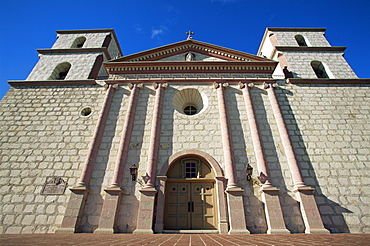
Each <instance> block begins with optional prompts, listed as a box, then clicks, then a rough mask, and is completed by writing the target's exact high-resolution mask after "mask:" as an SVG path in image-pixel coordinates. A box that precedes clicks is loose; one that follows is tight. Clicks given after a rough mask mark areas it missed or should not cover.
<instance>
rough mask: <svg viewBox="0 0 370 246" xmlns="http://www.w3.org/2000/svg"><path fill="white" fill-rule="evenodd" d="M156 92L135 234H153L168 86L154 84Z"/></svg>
mask: <svg viewBox="0 0 370 246" xmlns="http://www.w3.org/2000/svg"><path fill="white" fill-rule="evenodd" d="M153 87H154V89H155V90H156V94H155V102H154V110H153V118H152V128H151V133H150V142H149V151H148V163H147V169H146V177H147V182H146V184H145V186H144V187H143V189H141V190H140V192H141V196H140V204H139V211H138V218H137V226H136V230H135V231H134V232H133V233H134V234H152V233H153V229H152V226H153V215H154V200H155V195H156V193H157V190H156V188H155V184H156V176H157V164H158V150H159V139H160V133H161V119H162V111H163V110H162V109H163V94H164V89H165V88H166V87H167V84H158V83H154V84H153Z"/></svg>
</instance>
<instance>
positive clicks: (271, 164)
mask: <svg viewBox="0 0 370 246" xmlns="http://www.w3.org/2000/svg"><path fill="white" fill-rule="evenodd" d="M250 92H251V97H252V102H253V106H254V110H255V114H256V120H257V124H258V128H259V132H260V136H261V141H262V148H263V150H264V153H265V160H266V164H267V167H268V170H269V173H270V179H271V183H272V185H273V186H274V187H278V188H279V189H280V195H279V200H280V205H281V209H282V213H283V217H284V222H285V225H286V228H287V229H288V230H289V231H290V232H291V233H304V223H303V219H302V216H301V213H300V210H299V204H298V202H297V201H296V200H295V199H294V198H293V197H292V196H291V193H290V191H289V189H288V188H287V184H286V183H285V179H284V176H283V170H282V166H281V165H280V159H279V155H278V153H277V151H278V150H279V149H281V147H282V146H276V145H275V141H274V137H273V134H272V129H271V127H270V123H269V120H268V117H267V113H266V111H267V110H266V106H265V105H264V101H263V97H267V93H266V91H265V90H263V89H260V88H258V87H254V88H253V89H252V90H251V91H250ZM267 107H269V106H267ZM270 120H273V121H274V120H275V119H270ZM251 144H252V143H251ZM250 148H251V149H253V146H251V147H250ZM256 192H258V191H257V190H256Z"/></svg>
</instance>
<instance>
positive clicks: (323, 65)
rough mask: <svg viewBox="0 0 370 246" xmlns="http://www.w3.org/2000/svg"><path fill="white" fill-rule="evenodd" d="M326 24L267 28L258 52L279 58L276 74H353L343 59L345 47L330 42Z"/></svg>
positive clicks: (312, 76) (336, 76)
mask: <svg viewBox="0 0 370 246" xmlns="http://www.w3.org/2000/svg"><path fill="white" fill-rule="evenodd" d="M325 30H326V28H279V27H277V28H271V27H269V28H267V29H266V31H265V34H264V37H263V40H262V42H261V45H260V48H259V50H258V55H259V56H263V57H266V58H269V59H273V60H276V61H279V65H278V66H277V67H276V70H275V72H274V74H273V76H274V77H275V78H277V79H280V78H307V79H317V78H327V79H354V78H357V76H356V74H355V73H354V72H353V70H352V68H351V67H350V66H349V64H348V63H347V61H346V60H345V59H344V57H343V56H344V50H345V49H346V47H342V46H331V45H330V43H329V42H328V41H327V39H326V38H325Z"/></svg>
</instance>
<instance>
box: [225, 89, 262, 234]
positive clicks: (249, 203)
mask: <svg viewBox="0 0 370 246" xmlns="http://www.w3.org/2000/svg"><path fill="white" fill-rule="evenodd" d="M225 94H226V105H227V106H228V110H227V111H228V115H229V123H230V131H231V138H232V145H233V146H232V148H231V149H232V150H233V151H234V160H235V166H236V171H237V177H238V181H237V183H238V184H239V185H240V186H241V188H243V189H244V194H243V202H244V210H245V217H246V225H247V229H248V230H249V231H250V232H251V233H256V234H257V233H258V234H262V233H266V231H267V223H266V219H265V218H266V217H265V213H264V209H263V203H262V201H261V199H260V197H259V196H256V195H255V194H258V195H259V193H258V190H257V191H256V190H254V189H255V188H254V187H253V186H252V183H251V182H249V181H247V177H246V172H245V167H246V165H247V163H249V162H250V161H249V160H248V156H247V153H246V150H249V149H250V150H253V144H252V142H250V143H248V146H247V144H246V142H245V138H244V136H242V135H241V134H240V133H241V132H243V127H242V122H241V120H240V119H241V117H240V113H239V110H231V109H237V108H238V102H237V99H236V97H241V98H242V97H243V95H242V92H241V91H240V90H239V89H235V88H233V87H231V86H229V87H228V88H227V89H226V90H225ZM239 108H241V109H245V104H244V101H243V103H242V105H239ZM243 124H248V122H243ZM247 134H248V133H247ZM252 165H253V164H252ZM253 168H256V166H255V165H253Z"/></svg>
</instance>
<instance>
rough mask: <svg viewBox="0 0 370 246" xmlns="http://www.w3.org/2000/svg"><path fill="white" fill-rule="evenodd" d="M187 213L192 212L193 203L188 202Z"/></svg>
mask: <svg viewBox="0 0 370 246" xmlns="http://www.w3.org/2000/svg"><path fill="white" fill-rule="evenodd" d="M188 212H189V213H191V212H194V202H188Z"/></svg>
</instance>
